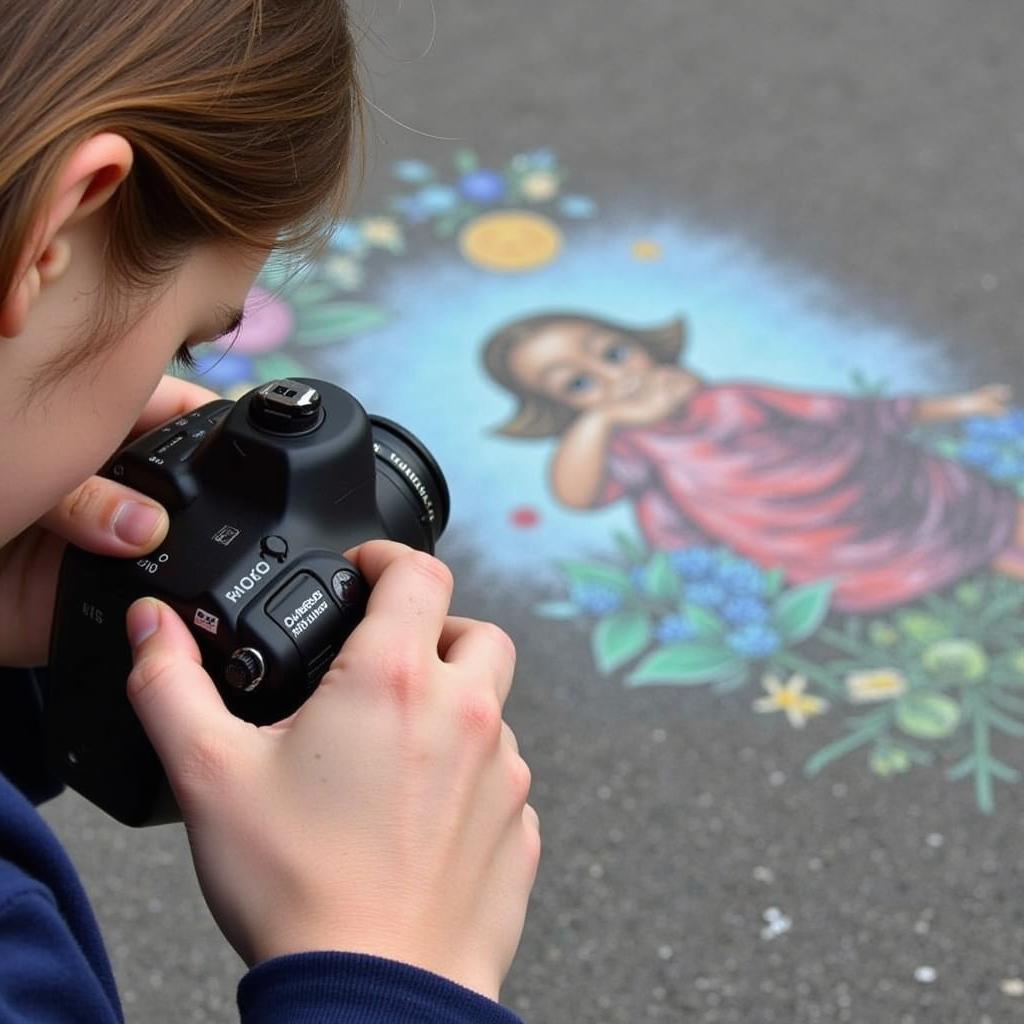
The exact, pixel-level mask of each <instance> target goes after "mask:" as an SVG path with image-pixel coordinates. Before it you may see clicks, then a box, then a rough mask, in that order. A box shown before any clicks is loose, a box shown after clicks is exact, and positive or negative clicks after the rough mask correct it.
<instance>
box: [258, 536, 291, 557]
mask: <svg viewBox="0 0 1024 1024" xmlns="http://www.w3.org/2000/svg"><path fill="white" fill-rule="evenodd" d="M260 554H262V555H263V557H264V558H273V559H274V560H275V561H278V562H283V561H284V560H285V559H286V558H287V557H288V541H286V540H285V539H284V537H278V536H277V535H276V534H271V535H270V536H269V537H264V538H263V539H262V540H261V541H260Z"/></svg>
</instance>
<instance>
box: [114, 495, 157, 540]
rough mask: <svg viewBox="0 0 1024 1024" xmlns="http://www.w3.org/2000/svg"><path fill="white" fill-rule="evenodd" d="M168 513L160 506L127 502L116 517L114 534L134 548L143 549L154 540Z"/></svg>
mask: <svg viewBox="0 0 1024 1024" xmlns="http://www.w3.org/2000/svg"><path fill="white" fill-rule="evenodd" d="M166 515H167V513H166V512H164V510H163V509H162V508H160V507H159V506H158V505H143V504H142V503H141V502H138V501H126V502H125V503H124V504H123V505H122V506H121V507H120V508H119V509H118V510H117V515H115V516H114V533H115V534H116V536H117V538H118V539H119V540H123V541H124V542H125V544H131V545H132V547H141V546H142V545H143V544H145V543H146V542H147V541H149V540H152V539H153V534H155V533H156V531H157V527H158V526H160V524H161V523H162V522H163V519H164V516H166Z"/></svg>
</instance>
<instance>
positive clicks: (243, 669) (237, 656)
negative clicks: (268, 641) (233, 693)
mask: <svg viewBox="0 0 1024 1024" xmlns="http://www.w3.org/2000/svg"><path fill="white" fill-rule="evenodd" d="M266 670H267V669H266V665H265V664H264V662H263V655H262V654H260V652H259V651H257V650H256V648H255V647H239V648H238V650H237V651H235V653H234V654H232V655H231V660H230V661H229V662H228V664H227V667H226V668H225V669H224V679H225V681H226V682H227V684H228V686H231V687H233V688H234V689H236V690H241V691H242V692H243V693H248V692H249V691H250V690H255V689H256V687H257V686H259V685H260V683H261V682H262V681H263V676H264V673H265V672H266Z"/></svg>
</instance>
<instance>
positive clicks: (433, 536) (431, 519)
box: [370, 416, 450, 552]
mask: <svg viewBox="0 0 1024 1024" xmlns="http://www.w3.org/2000/svg"><path fill="white" fill-rule="evenodd" d="M370 424H371V426H372V431H373V451H374V455H375V456H376V458H377V504H378V507H379V510H380V514H381V518H382V519H383V520H384V525H385V527H387V530H388V535H389V536H391V537H393V538H394V539H396V540H402V541H404V542H406V543H409V544H411V545H412V546H414V547H418V548H420V549H423V550H427V551H431V552H432V551H433V550H434V545H435V544H436V543H437V541H438V538H440V536H441V534H442V533H443V532H444V529H445V527H446V526H447V525H448V515H449V512H450V499H449V495H448V484H447V483H446V482H445V479H444V474H443V473H442V472H441V468H440V466H438V464H437V462H436V461H435V460H434V457H433V456H432V455H431V454H430V452H429V451H427V449H426V447H425V446H424V445H423V443H422V442H421V441H420V440H419V439H418V438H417V437H416V436H415V435H414V434H412V433H411V432H410V431H408V430H406V429H405V427H402V426H400V425H399V424H397V423H395V422H394V421H393V420H389V419H385V418H384V417H383V416H371V417H370Z"/></svg>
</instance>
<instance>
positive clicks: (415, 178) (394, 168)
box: [391, 160, 434, 185]
mask: <svg viewBox="0 0 1024 1024" xmlns="http://www.w3.org/2000/svg"><path fill="white" fill-rule="evenodd" d="M391 173H392V174H393V175H394V176H395V177H396V178H397V179H398V180H399V181H404V182H407V183H408V184H410V185H422V184H423V182H425V181H430V179H431V178H433V177H434V170H433V168H432V167H431V166H430V165H429V164H425V163H424V162H423V161H422V160H397V161H395V163H393V164H392V165H391Z"/></svg>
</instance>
